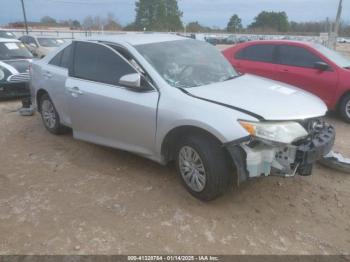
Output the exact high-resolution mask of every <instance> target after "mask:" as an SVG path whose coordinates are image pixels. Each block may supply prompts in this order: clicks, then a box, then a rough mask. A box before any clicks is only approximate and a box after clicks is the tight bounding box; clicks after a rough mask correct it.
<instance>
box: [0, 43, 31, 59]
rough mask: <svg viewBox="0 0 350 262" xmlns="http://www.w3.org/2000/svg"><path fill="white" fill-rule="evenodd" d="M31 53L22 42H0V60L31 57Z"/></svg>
mask: <svg viewBox="0 0 350 262" xmlns="http://www.w3.org/2000/svg"><path fill="white" fill-rule="evenodd" d="M32 57H33V55H32V54H31V53H30V52H29V51H28V49H27V48H26V47H25V46H24V44H22V43H19V42H2V43H0V60H9V59H16V58H32Z"/></svg>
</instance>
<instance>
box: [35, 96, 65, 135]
mask: <svg viewBox="0 0 350 262" xmlns="http://www.w3.org/2000/svg"><path fill="white" fill-rule="evenodd" d="M40 109H41V110H40V113H41V119H42V121H43V124H44V126H45V128H46V129H47V130H48V131H49V132H50V133H52V134H55V135H60V134H64V133H66V132H67V127H65V126H63V125H61V123H60V117H59V115H58V113H57V111H56V108H55V106H54V104H53V102H52V101H51V99H50V97H49V96H48V95H47V94H43V95H42V96H41V98H40Z"/></svg>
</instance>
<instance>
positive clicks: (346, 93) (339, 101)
mask: <svg viewBox="0 0 350 262" xmlns="http://www.w3.org/2000/svg"><path fill="white" fill-rule="evenodd" d="M348 95H350V88H349V89H348V90H346V91H345V92H344V93H343V94H342V95H341V96H339V99H338V101H337V105H336V108H337V110H339V109H340V108H339V107H340V104H341V102H342V101H343V99H344V98H345V97H346V96H348Z"/></svg>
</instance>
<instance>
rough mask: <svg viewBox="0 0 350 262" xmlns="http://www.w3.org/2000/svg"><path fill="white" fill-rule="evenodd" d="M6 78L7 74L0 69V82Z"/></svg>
mask: <svg viewBox="0 0 350 262" xmlns="http://www.w3.org/2000/svg"><path fill="white" fill-rule="evenodd" d="M4 78H5V72H4V71H3V70H1V68H0V81H1V80H3V79H4Z"/></svg>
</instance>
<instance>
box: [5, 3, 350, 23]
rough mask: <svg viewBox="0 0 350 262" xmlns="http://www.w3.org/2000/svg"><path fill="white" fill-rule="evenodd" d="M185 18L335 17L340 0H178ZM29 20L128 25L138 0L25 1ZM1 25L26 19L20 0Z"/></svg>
mask: <svg viewBox="0 0 350 262" xmlns="http://www.w3.org/2000/svg"><path fill="white" fill-rule="evenodd" d="M343 1H344V4H343V15H342V17H343V19H344V20H345V21H346V22H350V0H343ZM178 2H179V6H180V9H181V10H182V11H183V13H184V16H183V21H184V22H185V23H188V22H191V21H199V22H200V23H201V24H203V25H206V26H217V27H225V26H226V25H227V22H228V20H229V18H230V17H231V15H233V14H238V15H239V16H240V17H241V18H242V21H243V24H244V25H248V24H250V23H251V22H252V21H253V20H254V17H255V16H256V15H257V14H258V13H259V12H261V11H263V10H266V11H286V12H287V14H288V17H289V19H290V20H292V21H297V22H300V21H320V20H325V19H326V18H327V17H329V18H330V19H335V16H336V12H337V5H338V0H178ZM24 3H25V6H26V10H27V19H28V20H29V21H39V20H40V18H41V17H43V16H46V15H48V16H51V17H53V18H55V19H57V20H63V19H77V20H79V21H82V20H83V19H84V18H85V17H86V16H88V15H92V16H95V15H100V16H106V14H107V13H108V12H110V13H113V14H114V15H115V17H116V18H117V19H118V21H119V22H120V23H122V24H123V25H126V24H128V23H130V22H132V21H133V20H134V18H135V10H134V9H135V1H134V0H24ZM0 6H1V11H0V24H7V23H9V22H15V21H21V20H22V19H23V15H22V9H21V1H20V0H0Z"/></svg>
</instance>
